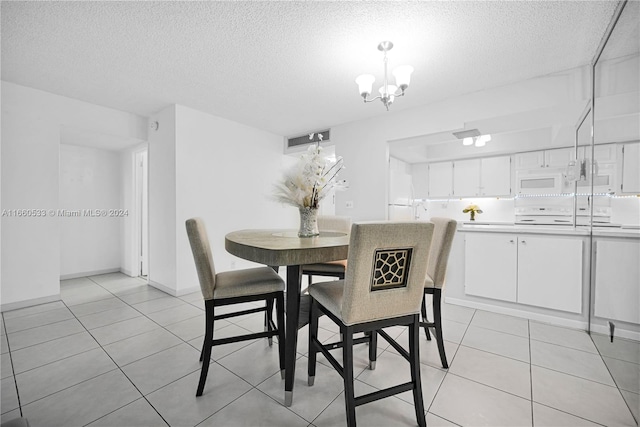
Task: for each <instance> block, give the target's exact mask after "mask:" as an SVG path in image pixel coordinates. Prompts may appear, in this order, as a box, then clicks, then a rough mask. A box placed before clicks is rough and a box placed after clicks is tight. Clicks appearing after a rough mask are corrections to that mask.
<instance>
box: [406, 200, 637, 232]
mask: <svg viewBox="0 0 640 427" xmlns="http://www.w3.org/2000/svg"><path fill="white" fill-rule="evenodd" d="M581 199H584V200H579V203H578V204H579V206H581V205H582V204H585V205H586V203H587V199H586V197H583V198H581ZM470 204H475V205H478V206H479V207H480V209H482V214H479V215H476V220H475V222H476V223H513V222H515V208H516V207H523V206H543V205H549V206H554V207H558V206H562V207H567V208H572V206H573V199H572V198H571V197H544V198H537V197H531V198H516V199H510V198H507V199H497V198H468V199H450V200H427V201H421V202H419V203H418V204H417V206H416V215H417V216H418V218H419V219H423V220H426V219H429V218H431V217H437V216H443V217H447V218H453V219H455V220H456V221H460V222H467V221H469V214H468V213H462V210H463V209H464V208H465V207H467V206H468V205H470ZM595 205H596V206H607V207H610V208H611V223H612V224H619V225H625V226H640V197H608V196H605V197H596V200H595Z"/></svg>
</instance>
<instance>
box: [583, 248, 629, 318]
mask: <svg viewBox="0 0 640 427" xmlns="http://www.w3.org/2000/svg"><path fill="white" fill-rule="evenodd" d="M638 260H640V242H639V241H638V239H629V240H614V239H602V238H600V239H598V240H596V243H595V298H594V299H595V303H594V315H596V316H597V317H602V318H604V319H608V320H620V321H623V322H630V323H635V324H640V310H638V302H640V286H639V285H638V284H639V283H640V266H639V263H638Z"/></svg>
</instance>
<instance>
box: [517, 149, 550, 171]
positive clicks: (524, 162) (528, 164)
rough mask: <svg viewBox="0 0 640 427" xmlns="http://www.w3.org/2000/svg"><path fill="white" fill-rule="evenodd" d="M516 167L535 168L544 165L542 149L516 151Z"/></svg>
mask: <svg viewBox="0 0 640 427" xmlns="http://www.w3.org/2000/svg"><path fill="white" fill-rule="evenodd" d="M515 159H516V169H535V168H543V167H544V151H530V152H528V153H518V154H516V156H515Z"/></svg>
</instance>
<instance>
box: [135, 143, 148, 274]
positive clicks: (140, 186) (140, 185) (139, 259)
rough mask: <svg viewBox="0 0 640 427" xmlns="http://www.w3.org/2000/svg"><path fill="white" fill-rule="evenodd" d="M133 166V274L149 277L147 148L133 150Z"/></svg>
mask: <svg viewBox="0 0 640 427" xmlns="http://www.w3.org/2000/svg"><path fill="white" fill-rule="evenodd" d="M132 157H133V159H132V160H133V166H134V168H133V169H134V180H133V181H134V188H133V194H134V205H133V210H134V223H133V236H134V237H133V239H134V242H135V243H134V245H133V246H134V252H133V256H132V258H133V260H134V263H133V268H134V274H135V276H142V275H144V276H147V277H149V227H148V224H149V210H148V206H149V196H148V194H149V193H148V176H149V174H148V171H149V168H148V149H147V147H144V148H141V149H139V150H136V151H134V152H133V156H132Z"/></svg>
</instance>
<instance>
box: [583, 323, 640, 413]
mask: <svg viewBox="0 0 640 427" xmlns="http://www.w3.org/2000/svg"><path fill="white" fill-rule="evenodd" d="M589 338H591V341H592V342H593V345H594V346H595V347H596V350H598V356H600V359H601V360H602V363H604V366H605V367H606V368H607V372H608V373H609V376H610V377H611V379H612V380H613V383H614V384H615V388H616V389H617V390H618V393H619V394H620V397H621V398H622V401H623V402H624V403H625V405H627V409H628V410H629V412H630V413H631V417H632V418H633V420H634V421H635V422H636V425H637V424H638V421H639V420H638V418H636V416H635V415H634V413H633V411H632V410H631V406H629V402H627V399H625V398H624V395H623V394H622V389H621V388H620V387H619V386H618V383H617V382H616V379H615V377H614V376H613V374H612V373H611V370H610V369H609V365H607V363H606V362H605V361H604V356H603V355H602V353H601V352H600V348H598V346H597V345H596V343H595V341H593V337H592V336H591V335H590V334H589ZM611 359H614V360H619V359H615V358H613V357H612V358H611Z"/></svg>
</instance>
